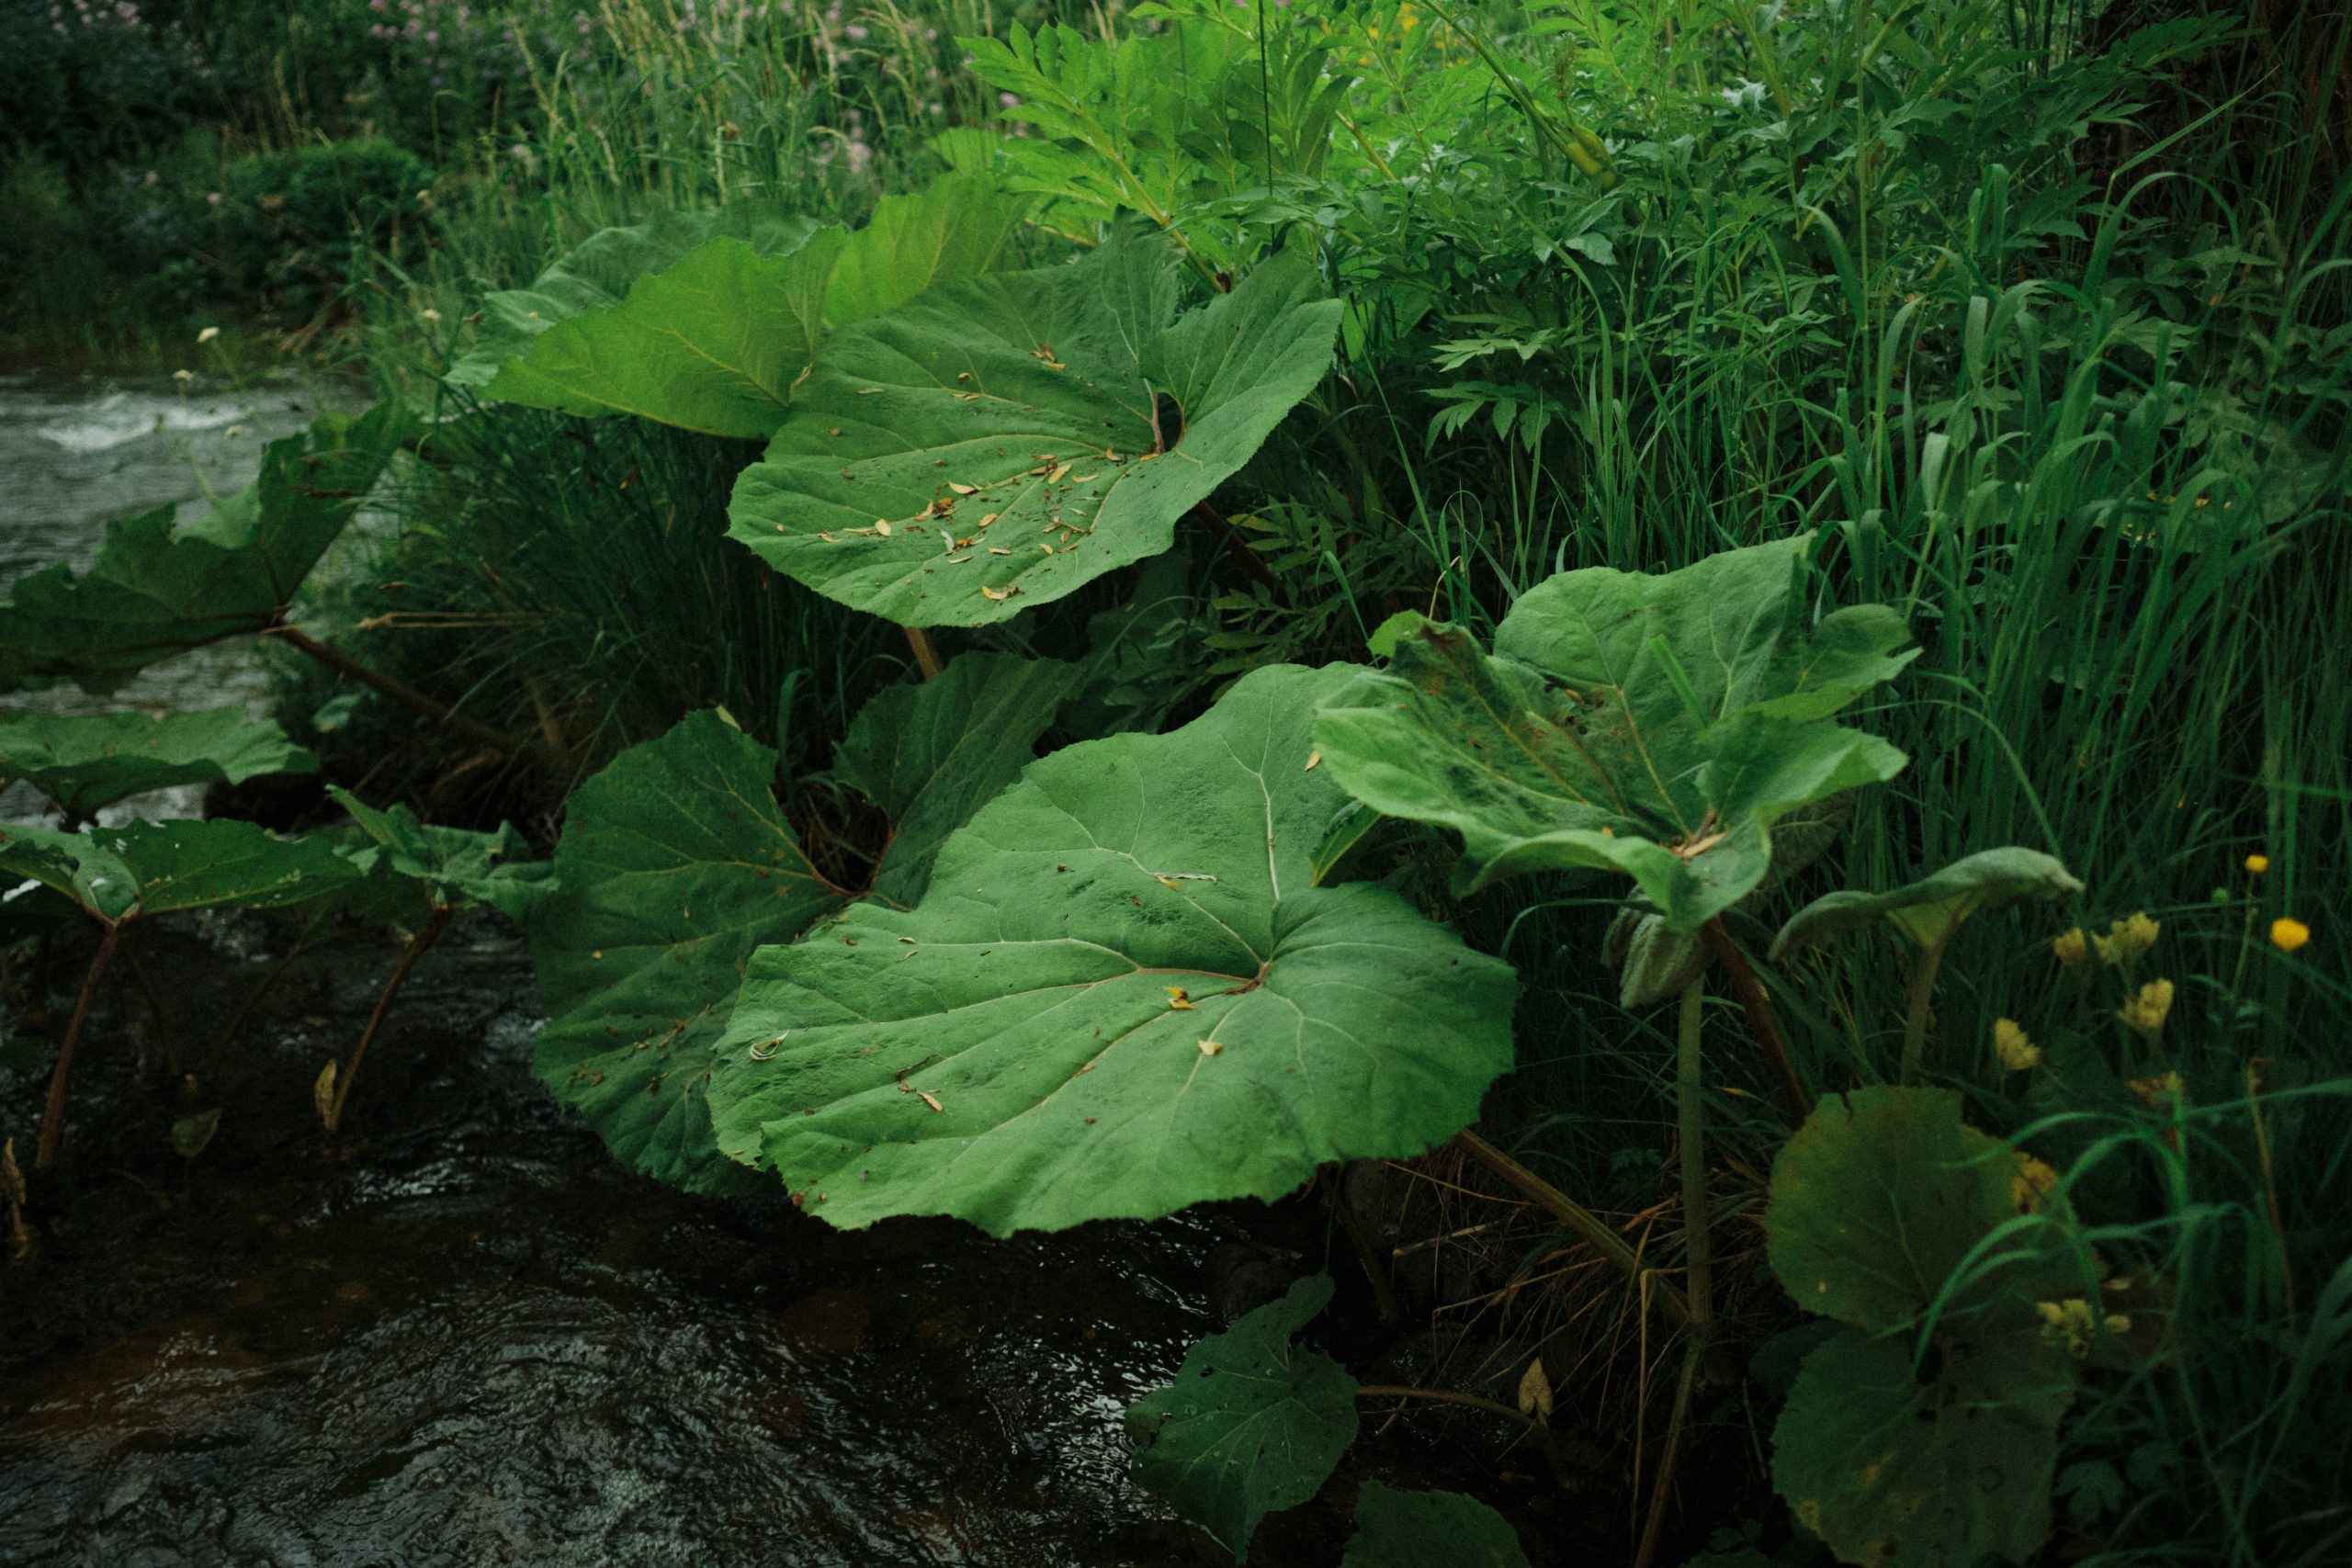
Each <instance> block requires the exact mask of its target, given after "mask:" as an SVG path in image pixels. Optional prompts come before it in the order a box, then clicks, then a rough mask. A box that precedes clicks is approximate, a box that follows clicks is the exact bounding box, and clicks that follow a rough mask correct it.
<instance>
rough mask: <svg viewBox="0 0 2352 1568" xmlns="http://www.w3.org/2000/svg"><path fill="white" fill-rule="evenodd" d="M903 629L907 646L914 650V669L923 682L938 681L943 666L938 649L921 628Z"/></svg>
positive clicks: (928, 634) (929, 635) (927, 633)
mask: <svg viewBox="0 0 2352 1568" xmlns="http://www.w3.org/2000/svg"><path fill="white" fill-rule="evenodd" d="M904 629H905V631H906V634H907V646H908V647H909V648H911V649H914V650H915V668H916V669H918V670H920V671H922V678H923V679H924V680H926V681H936V680H938V679H939V672H940V671H941V670H943V669H944V668H945V666H944V665H943V664H941V663H940V662H939V649H938V648H937V647H935V646H934V645H933V642H932V640H931V634H930V633H929V632H927V631H925V630H923V628H922V627H921V626H908V627H906V628H904Z"/></svg>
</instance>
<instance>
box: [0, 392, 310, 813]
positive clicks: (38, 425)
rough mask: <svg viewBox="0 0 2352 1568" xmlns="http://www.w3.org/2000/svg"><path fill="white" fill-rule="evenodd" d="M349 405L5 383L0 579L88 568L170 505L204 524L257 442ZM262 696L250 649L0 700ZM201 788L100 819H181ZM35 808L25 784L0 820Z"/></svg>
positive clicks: (245, 471) (248, 701)
mask: <svg viewBox="0 0 2352 1568" xmlns="http://www.w3.org/2000/svg"><path fill="white" fill-rule="evenodd" d="M354 402H355V400H354V399H353V398H352V397H351V396H350V395H349V394H348V393H347V392H346V391H345V389H342V388H340V387H334V386H330V385H326V384H322V383H319V382H315V381H311V380H305V379H301V378H294V377H291V376H275V375H273V376H265V377H258V378H253V379H251V380H249V381H245V382H243V384H239V385H226V384H220V383H217V382H214V381H212V380H209V379H205V378H199V379H196V380H192V381H188V382H181V381H179V380H176V379H175V378H173V377H170V376H167V375H164V374H162V373H160V372H150V373H147V374H142V375H134V376H128V377H123V376H101V375H92V374H82V373H74V372H61V371H46V370H45V371H31V372H22V373H16V374H8V375H0V583H6V582H14V581H16V580H17V579H18V578H20V577H23V576H25V575H26V574H28V573H29V572H33V571H38V570H40V569H41V568H43V567H47V566H55V565H57V564H59V563H60V562H62V563H64V564H66V565H69V566H71V567H72V568H73V569H74V570H76V571H79V570H84V569H85V568H86V567H88V566H89V564H90V562H91V561H92V560H93V559H95V558H96V556H97V553H98V545H99V541H100V540H101V539H102V538H103V537H104V536H105V532H106V525H107V522H108V521H110V520H112V519H114V518H118V517H130V516H135V515H137V514H139V513H147V512H153V511H154V510H155V509H156V508H157V507H160V506H168V505H174V504H178V505H181V506H182V507H183V508H184V511H183V513H182V515H184V516H187V517H190V518H193V517H198V516H201V515H202V514H203V513H204V511H205V510H206V508H207V506H208V504H209V502H210V500H211V499H212V498H214V497H219V496H225V495H228V494H229V493H231V492H232V491H236V490H238V489H240V488H242V487H243V485H244V484H245V483H246V482H247V481H248V480H250V479H252V478H253V476H254V472H255V471H256V470H257V469H258V468H260V466H261V449H262V447H263V446H265V445H266V443H268V442H270V441H274V440H276V439H277V438H278V437H280V436H283V435H288V434H293V433H294V432H296V431H299V430H301V429H303V428H304V427H306V426H307V425H309V423H311V420H313V419H315V418H317V417H318V415H319V413H320V412H322V410H323V409H325V408H329V407H349V406H352V405H353V404H354ZM267 696H268V692H267V688H266V682H265V681H264V679H263V676H262V671H261V668H260V665H259V663H258V661H256V660H254V657H253V651H252V649H250V648H249V647H244V646H240V645H237V644H223V645H220V646H217V647H213V648H208V649H198V650H197V651H195V652H193V653H190V654H187V655H185V656H183V657H181V658H179V659H175V660H170V661H169V662H167V663H164V664H159V665H156V666H154V667H153V668H152V669H149V670H147V671H142V672H141V673H140V674H139V675H138V676H137V677H135V678H134V679H133V680H132V681H131V682H130V683H129V684H127V685H125V686H124V687H122V688H121V689H120V690H119V691H117V692H115V693H112V694H109V695H107V696H105V697H92V696H89V695H87V694H85V693H83V692H82V691H81V690H79V689H78V688H76V687H74V686H71V685H65V686H56V687H51V688H49V689H47V690H44V691H40V692H34V693H30V694H17V695H14V696H11V697H8V698H7V699H6V701H5V704H0V705H5V706H6V707H10V708H26V707H30V708H41V709H45V710H47V711H50V712H58V713H99V712H105V711H108V710H110V709H117V708H138V709H141V710H143V711H145V712H148V713H164V712H171V711H179V710H185V709H190V708H206V707H223V706H226V705H230V704H239V705H243V706H245V707H247V708H250V709H252V710H253V711H254V712H256V713H258V712H260V711H261V710H262V708H263V706H264V705H265V704H266V700H267ZM200 793H201V792H199V791H196V790H168V791H163V792H160V794H158V795H142V796H139V797H136V798H134V799H131V800H128V801H125V802H123V803H122V804H121V805H119V806H117V807H112V808H110V809H109V810H107V812H106V813H105V814H104V816H103V818H102V820H104V821H106V822H108V823H115V822H119V821H122V820H125V819H127V818H131V817H185V816H188V815H191V814H192V813H193V812H194V811H195V809H196V807H197V805H198V796H199V795H200ZM39 809H40V800H39V797H38V796H36V795H33V793H32V792H31V791H30V790H29V789H28V788H26V787H25V786H23V785H21V784H19V785H14V786H11V787H9V788H7V789H5V790H0V821H24V820H28V819H30V818H33V817H35V816H37V815H38V813H39Z"/></svg>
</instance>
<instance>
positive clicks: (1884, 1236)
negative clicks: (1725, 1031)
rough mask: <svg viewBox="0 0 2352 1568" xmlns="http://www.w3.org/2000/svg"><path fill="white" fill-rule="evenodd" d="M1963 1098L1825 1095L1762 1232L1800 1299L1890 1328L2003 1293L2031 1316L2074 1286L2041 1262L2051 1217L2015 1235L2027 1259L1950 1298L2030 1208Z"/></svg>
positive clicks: (1793, 1151) (1913, 1092)
mask: <svg viewBox="0 0 2352 1568" xmlns="http://www.w3.org/2000/svg"><path fill="white" fill-rule="evenodd" d="M1960 1104H1961V1102H1960V1096H1959V1094H1958V1093H1957V1092H1955V1091H1953V1090H1951V1089H1894V1088H1884V1087H1874V1088H1868V1089H1854V1090H1852V1091H1850V1092H1849V1093H1846V1094H1842V1095H1838V1096H1835V1097H1833V1098H1831V1099H1827V1100H1823V1101H1822V1102H1821V1103H1820V1105H1818V1106H1817V1107H1815V1110H1814V1112H1813V1114H1812V1115H1810V1116H1808V1117H1807V1118H1805V1122H1804V1126H1803V1127H1801V1128H1799V1129H1798V1130H1797V1133H1796V1135H1795V1136H1794V1137H1792V1138H1791V1139H1790V1140H1789V1142H1788V1143H1787V1144H1786V1145H1783V1146H1782V1148H1781V1153H1780V1155H1779V1156H1778V1157H1777V1158H1775V1159H1774V1160H1773V1162H1772V1181H1771V1203H1770V1207H1769V1208H1768V1209H1767V1210H1766V1211H1765V1215H1764V1240H1765V1247H1766V1251H1767V1255H1768V1256H1769V1257H1770V1260H1771V1264H1772V1271H1773V1272H1774V1273H1775V1274H1777V1275H1779V1276H1780V1280H1781V1285H1782V1286H1784V1287H1785V1288H1786V1289H1787V1291H1788V1292H1789V1294H1790V1295H1792V1296H1793V1297H1795V1298H1796V1300H1797V1301H1798V1303H1800V1304H1802V1305H1803V1306H1804V1307H1806V1308H1807V1309H1809V1310H1810V1311H1813V1312H1817V1313H1821V1314H1825V1315H1826V1316H1829V1317H1834V1318H1837V1319H1838V1321H1839V1322H1841V1323H1850V1324H1853V1325H1856V1326H1857V1327H1860V1328H1865V1329H1869V1330H1871V1331H1872V1332H1881V1331H1887V1330H1894V1329H1900V1328H1905V1327H1910V1326H1913V1325H1916V1324H1917V1323H1918V1322H1919V1321H1920V1320H1921V1318H1922V1317H1923V1316H1924V1315H1925V1314H1927V1313H1928V1310H1929V1309H1930V1307H1932V1306H1940V1309H1941V1310H1942V1311H1943V1312H1944V1313H1947V1314H1949V1313H1951V1312H1952V1311H1954V1310H1956V1309H1959V1310H1965V1309H1968V1308H1971V1307H1977V1306H1983V1305H1985V1303H1986V1302H1987V1300H1988V1292H1994V1291H1997V1292H2000V1299H2001V1300H2002V1301H2003V1302H2004V1303H2006V1305H2007V1314H2006V1315H2007V1317H2008V1318H2009V1319H2011V1320H2020V1319H2022V1318H2023V1317H2026V1316H2030V1312H2027V1311H2023V1310H2021V1308H2022V1305H2023V1303H2026V1302H2030V1300H2031V1299H2032V1297H2033V1294H2034V1292H2039V1293H2040V1294H2044V1295H2046V1294H2050V1293H2052V1292H2060V1291H2063V1290H2064V1289H2065V1288H2066V1286H2067V1277H2066V1274H2065V1272H2064V1269H2053V1268H2052V1265H2051V1264H2050V1263H2047V1262H2041V1261H2033V1260H2032V1259H2033V1258H2036V1257H2038V1252H2039V1249H2038V1248H2037V1247H2036V1239H2035V1236H2034V1235H2033V1234H2031V1233H2033V1232H2039V1231H2047V1230H2051V1229H2053V1228H2054V1227H2053V1226H2052V1225H2041V1226H2034V1227H2030V1229H2029V1230H2028V1231H2027V1232H2025V1233H2022V1234H2020V1235H2019V1236H2018V1239H2017V1240H2016V1242H2015V1243H2014V1244H2013V1246H2014V1247H2018V1248H2026V1249H2029V1254H2030V1257H2029V1259H2028V1262H2029V1266H2028V1267H2025V1268H2022V1269H2020V1268H2018V1267H2015V1266H2012V1267H2007V1268H2002V1269H1995V1270H1992V1271H1991V1272H1990V1273H1989V1274H1988V1275H1987V1276H1986V1283H1985V1284H1982V1285H1977V1286H1972V1287H1968V1288H1965V1289H1963V1290H1962V1291H1960V1292H1957V1293H1956V1294H1951V1295H1949V1296H1948V1295H1947V1291H1946V1286H1947V1281H1948V1280H1951V1276H1952V1274H1953V1272H1954V1271H1955V1270H1956V1269H1959V1268H1960V1267H1961V1266H1962V1263H1963V1261H1965V1260H1967V1259H1968V1258H1969V1257H1970V1255H1971V1254H1972V1253H1973V1251H1974V1250H1975V1249H1976V1247H1977V1244H1978V1243H1979V1242H1981V1241H1983V1240H1984V1239H1985V1237H1986V1236H1987V1235H1991V1234H1992V1233H1993V1231H1994V1230H1995V1229H1996V1227H1998V1226H2001V1225H2005V1224H2009V1223H2010V1222H2012V1221H2015V1220H2017V1219H2018V1213H2019V1207H2020V1206H2019V1204H2018V1192H2017V1187H2016V1179H2017V1168H2016V1166H2015V1164H2014V1162H2013V1161H2012V1160H2011V1158H2010V1155H2009V1151H2008V1149H2007V1146H2006V1145H2003V1144H2002V1143H2001V1142H2000V1141H1999V1140H1998V1139H1996V1138H1992V1137H1988V1136H1986V1135H1985V1134H1983V1133H1980V1132H1978V1131H1977V1130H1976V1129H1974V1128H1973V1127H1971V1126H1969V1125H1967V1123H1965V1122H1962V1120H1961V1115H1960ZM2044 1239H2045V1240H2047V1239H2055V1238H2054V1237H2050V1238H2044ZM2076 1288H2077V1289H2078V1288H2079V1285H2077V1286H2076ZM2020 1292H2024V1294H2022V1295H2021V1294H2020Z"/></svg>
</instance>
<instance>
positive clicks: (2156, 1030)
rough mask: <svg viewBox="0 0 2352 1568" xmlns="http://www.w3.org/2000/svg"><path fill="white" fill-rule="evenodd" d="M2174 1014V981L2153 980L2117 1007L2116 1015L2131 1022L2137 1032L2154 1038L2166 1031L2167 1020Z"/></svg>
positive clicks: (2132, 1028) (2132, 1027)
mask: <svg viewBox="0 0 2352 1568" xmlns="http://www.w3.org/2000/svg"><path fill="white" fill-rule="evenodd" d="M2171 1014H2172V982H2171V981H2170V980H2151V981H2149V982H2148V983H2147V984H2146V985H2144V986H2143V987H2140V989H2139V993H2138V994H2137V995H2135V996H2132V997H2131V998H2127V999H2126V1000H2125V1002H2124V1004H2123V1005H2122V1006H2121V1007H2120V1008H2118V1009H2116V1010H2115V1016H2116V1017H2118V1018H2120V1019H2121V1020H2122V1021H2124V1022H2125V1023H2127V1024H2129V1025H2130V1026H2131V1031H2132V1032H2133V1033H2135V1034H2140V1035H2143V1036H2144V1037H2146V1038H2147V1039H2150V1040H2154V1038H2155V1037H2156V1036H2157V1035H2159V1034H2162V1033H2163V1032H2165V1019H2166V1018H2168V1017H2170V1016H2171Z"/></svg>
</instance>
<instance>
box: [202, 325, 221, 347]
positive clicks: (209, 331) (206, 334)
mask: <svg viewBox="0 0 2352 1568" xmlns="http://www.w3.org/2000/svg"><path fill="white" fill-rule="evenodd" d="M219 336H220V328H219V327H207V328H205V329H204V330H203V331H202V332H200V333H197V334H196V341H197V344H198V346H199V347H200V346H202V345H203V344H208V343H210V342H211V341H212V340H213V339H214V338H217V337H219Z"/></svg>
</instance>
